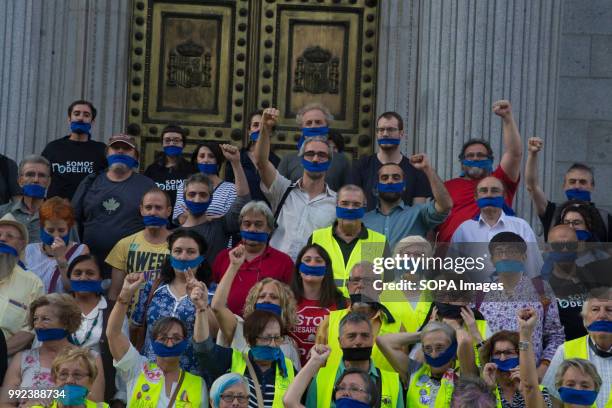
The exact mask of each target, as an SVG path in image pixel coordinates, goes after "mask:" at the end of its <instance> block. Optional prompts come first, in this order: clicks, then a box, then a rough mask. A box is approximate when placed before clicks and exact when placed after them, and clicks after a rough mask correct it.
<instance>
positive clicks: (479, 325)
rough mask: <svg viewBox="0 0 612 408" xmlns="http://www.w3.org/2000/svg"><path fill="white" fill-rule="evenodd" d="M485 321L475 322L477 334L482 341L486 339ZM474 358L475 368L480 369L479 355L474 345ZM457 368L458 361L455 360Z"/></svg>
mask: <svg viewBox="0 0 612 408" xmlns="http://www.w3.org/2000/svg"><path fill="white" fill-rule="evenodd" d="M487 327H488V326H487V321H486V320H476V328H477V329H478V333H480V337H482V339H483V340H486V339H487ZM474 357H475V360H476V361H475V362H476V367H480V353H479V350H478V347H476V344H474ZM457 366H459V359H457Z"/></svg>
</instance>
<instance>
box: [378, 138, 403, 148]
mask: <svg viewBox="0 0 612 408" xmlns="http://www.w3.org/2000/svg"><path fill="white" fill-rule="evenodd" d="M376 142H377V143H378V144H379V145H392V146H398V145H399V144H400V142H401V140H400V138H398V137H381V138H380V139H378V140H377V141H376Z"/></svg>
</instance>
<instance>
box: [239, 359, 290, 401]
mask: <svg viewBox="0 0 612 408" xmlns="http://www.w3.org/2000/svg"><path fill="white" fill-rule="evenodd" d="M285 365H286V366H287V377H283V374H282V372H281V370H280V367H279V365H278V364H276V377H275V378H274V401H273V402H272V408H283V397H284V396H285V392H287V388H289V384H291V383H292V382H293V376H294V374H295V373H294V369H293V363H292V362H291V360H290V359H288V358H287V357H285ZM246 369H247V364H246V360H245V355H244V354H242V352H240V351H238V350H233V352H232V367H231V368H230V371H231V372H232V373H236V374H240V375H244V374H245V372H246Z"/></svg>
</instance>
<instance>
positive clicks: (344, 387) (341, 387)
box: [336, 385, 368, 394]
mask: <svg viewBox="0 0 612 408" xmlns="http://www.w3.org/2000/svg"><path fill="white" fill-rule="evenodd" d="M338 391H340V392H345V391H348V392H349V393H351V394H352V393H354V392H363V393H364V394H367V393H368V391H367V390H365V389H363V388H359V387H357V386H355V385H338V386H336V392H338Z"/></svg>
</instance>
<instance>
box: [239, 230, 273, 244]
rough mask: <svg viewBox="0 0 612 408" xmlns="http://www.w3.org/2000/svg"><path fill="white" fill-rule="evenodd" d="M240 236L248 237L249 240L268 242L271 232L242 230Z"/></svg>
mask: <svg viewBox="0 0 612 408" xmlns="http://www.w3.org/2000/svg"><path fill="white" fill-rule="evenodd" d="M240 236H241V237H242V239H246V240H248V241H256V242H268V237H269V236H270V234H268V233H267V232H253V231H245V230H242V231H240Z"/></svg>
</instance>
